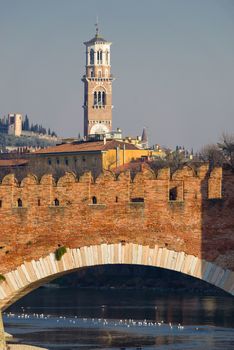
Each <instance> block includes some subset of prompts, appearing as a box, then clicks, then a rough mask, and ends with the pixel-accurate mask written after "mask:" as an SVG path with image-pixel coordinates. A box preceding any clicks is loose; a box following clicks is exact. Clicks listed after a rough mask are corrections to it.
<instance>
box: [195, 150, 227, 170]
mask: <svg viewBox="0 0 234 350" xmlns="http://www.w3.org/2000/svg"><path fill="white" fill-rule="evenodd" d="M199 158H200V160H201V161H203V162H208V163H209V165H210V167H211V168H213V167H215V166H222V165H223V163H224V156H223V153H222V150H221V149H220V148H219V147H218V145H215V144H209V145H205V146H204V147H202V149H201V150H200V153H199Z"/></svg>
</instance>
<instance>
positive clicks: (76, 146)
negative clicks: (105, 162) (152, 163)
mask: <svg viewBox="0 0 234 350" xmlns="http://www.w3.org/2000/svg"><path fill="white" fill-rule="evenodd" d="M117 147H118V148H120V149H123V148H124V147H125V149H126V150H139V149H138V148H137V147H136V146H135V145H133V144H130V143H127V142H121V141H118V140H110V141H106V142H104V141H95V142H81V143H65V144H61V145H57V146H52V147H47V148H44V149H40V150H38V151H36V152H34V153H33V154H53V153H73V152H95V151H96V152H101V151H108V150H111V149H116V148H117Z"/></svg>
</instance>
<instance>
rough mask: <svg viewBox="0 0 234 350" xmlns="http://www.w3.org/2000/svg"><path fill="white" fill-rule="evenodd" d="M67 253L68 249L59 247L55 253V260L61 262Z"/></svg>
mask: <svg viewBox="0 0 234 350" xmlns="http://www.w3.org/2000/svg"><path fill="white" fill-rule="evenodd" d="M66 252H67V248H66V247H64V246H63V247H59V248H58V249H56V251H55V258H56V260H58V261H59V260H61V259H62V256H63V255H64V254H65V253H66Z"/></svg>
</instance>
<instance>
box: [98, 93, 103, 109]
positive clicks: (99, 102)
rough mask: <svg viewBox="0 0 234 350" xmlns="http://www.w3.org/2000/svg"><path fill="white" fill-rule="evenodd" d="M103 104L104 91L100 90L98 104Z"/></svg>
mask: <svg viewBox="0 0 234 350" xmlns="http://www.w3.org/2000/svg"><path fill="white" fill-rule="evenodd" d="M101 105H102V92H101V91H98V106H101Z"/></svg>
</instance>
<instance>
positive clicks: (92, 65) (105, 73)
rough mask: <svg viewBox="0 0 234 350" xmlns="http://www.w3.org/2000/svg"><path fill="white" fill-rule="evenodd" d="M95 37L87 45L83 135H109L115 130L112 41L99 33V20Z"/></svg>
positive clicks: (83, 79)
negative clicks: (113, 116)
mask: <svg viewBox="0 0 234 350" xmlns="http://www.w3.org/2000/svg"><path fill="white" fill-rule="evenodd" d="M95 27H96V34H95V36H94V38H92V39H91V40H89V41H86V42H84V44H85V46H86V66H85V75H84V76H83V78H82V81H83V83H84V104H83V108H84V136H85V137H87V136H88V135H91V134H106V133H108V132H110V131H111V130H112V108H113V106H112V81H113V76H112V74H111V64H110V46H111V42H109V41H107V40H105V39H104V38H103V37H101V36H100V34H99V26H98V20H97V23H96V24H95Z"/></svg>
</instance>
